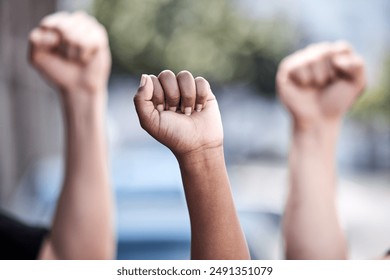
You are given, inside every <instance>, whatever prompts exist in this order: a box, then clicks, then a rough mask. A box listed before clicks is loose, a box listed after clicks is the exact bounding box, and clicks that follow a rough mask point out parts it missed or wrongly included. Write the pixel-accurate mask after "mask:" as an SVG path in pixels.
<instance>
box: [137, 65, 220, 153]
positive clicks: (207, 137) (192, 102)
mask: <svg viewBox="0 0 390 280" xmlns="http://www.w3.org/2000/svg"><path fill="white" fill-rule="evenodd" d="M134 103H135V108H136V110H137V114H138V117H139V120H140V124H141V126H142V127H143V128H144V129H145V130H146V131H147V132H148V133H149V134H150V135H151V136H152V137H154V138H155V139H156V140H157V141H159V142H161V143H162V144H163V145H165V146H167V147H168V148H169V149H170V150H171V151H172V152H173V153H174V154H175V155H176V156H181V155H185V154H187V153H191V152H197V151H200V152H201V151H203V150H207V149H209V148H215V147H221V146H222V142H223V129H222V122H221V116H220V113H219V109H218V104H217V100H216V99H215V96H214V95H213V93H212V92H211V89H210V85H209V83H208V82H207V81H206V80H205V79H204V78H201V77H198V78H196V79H194V77H193V76H192V74H191V73H189V72H187V71H182V72H180V73H179V74H178V75H177V76H175V74H174V73H172V72H171V71H168V70H166V71H163V72H161V73H160V75H159V76H158V77H156V76H153V75H150V76H148V75H142V77H141V82H140V87H139V89H138V91H137V94H136V95H135V97H134Z"/></svg>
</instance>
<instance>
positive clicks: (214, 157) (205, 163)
mask: <svg viewBox="0 0 390 280" xmlns="http://www.w3.org/2000/svg"><path fill="white" fill-rule="evenodd" d="M134 102H135V106H136V109H137V113H138V116H139V118H140V123H141V126H142V127H143V128H144V129H145V130H146V131H147V132H148V133H149V134H150V135H151V136H153V137H154V138H155V139H157V140H158V141H160V142H161V143H162V144H164V145H165V146H167V147H168V148H169V149H171V151H172V152H173V153H174V155H175V156H176V158H177V160H178V162H179V165H180V170H181V174H182V179H183V185H184V190H185V194H186V199H187V204H188V210H189V214H190V220H191V233H192V237H191V258H192V259H249V253H248V248H247V245H246V241H245V237H244V235H243V233H242V230H241V227H240V224H239V221H238V217H237V214H236V210H235V208H234V204H233V199H232V194H231V191H230V183H229V179H228V176H227V172H226V167H225V160H224V154H223V131H222V123H221V118H220V114H219V109H218V104H217V101H216V99H215V97H214V95H213V94H212V92H211V89H210V86H209V84H208V82H207V81H206V80H205V79H203V78H200V77H198V78H196V79H194V78H193V77H192V75H191V74H190V73H189V72H187V71H183V72H180V73H179V74H178V75H177V77H176V76H175V75H174V74H173V73H172V72H171V71H163V72H162V73H161V74H160V75H159V77H158V78H157V77H154V76H146V75H144V76H143V77H142V80H141V87H140V88H139V90H138V92H137V94H136V96H135V98H134ZM164 108H165V109H164ZM176 109H178V110H176Z"/></svg>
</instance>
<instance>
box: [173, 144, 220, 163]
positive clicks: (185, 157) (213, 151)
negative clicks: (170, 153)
mask: <svg viewBox="0 0 390 280" xmlns="http://www.w3.org/2000/svg"><path fill="white" fill-rule="evenodd" d="M175 156H176V158H177V160H178V162H179V165H180V166H181V167H186V166H189V167H190V168H195V167H196V166H201V167H206V166H208V165H214V164H215V163H216V162H223V163H224V162H225V157H224V151H223V146H222V145H218V146H215V147H207V148H206V147H202V148H200V149H196V150H193V151H190V152H187V153H183V154H175Z"/></svg>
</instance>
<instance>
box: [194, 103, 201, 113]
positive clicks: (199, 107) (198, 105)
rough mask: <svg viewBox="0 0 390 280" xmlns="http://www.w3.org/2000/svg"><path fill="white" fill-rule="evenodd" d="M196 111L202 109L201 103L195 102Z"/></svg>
mask: <svg viewBox="0 0 390 280" xmlns="http://www.w3.org/2000/svg"><path fill="white" fill-rule="evenodd" d="M195 110H196V111H197V112H200V111H202V104H196V109H195Z"/></svg>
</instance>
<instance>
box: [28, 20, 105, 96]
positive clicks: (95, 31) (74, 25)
mask: <svg viewBox="0 0 390 280" xmlns="http://www.w3.org/2000/svg"><path fill="white" fill-rule="evenodd" d="M30 61H31V63H32V65H33V66H34V67H35V68H37V69H38V71H39V72H40V73H41V74H42V75H43V76H44V77H45V78H46V79H47V80H48V81H49V82H50V83H52V84H54V86H56V87H58V88H59V89H60V90H61V92H64V93H65V95H69V94H70V93H73V92H76V93H77V94H80V92H81V93H88V94H100V92H106V87H107V81H108V76H109V72H110V68H111V56H110V50H109V46H108V39H107V33H106V30H105V29H104V27H103V26H102V25H101V24H99V23H98V22H97V21H96V20H95V19H94V18H93V17H91V16H89V15H87V14H85V13H84V12H76V13H72V14H70V13H66V12H59V13H55V14H52V15H49V16H46V17H45V18H43V19H42V21H41V23H40V24H39V26H38V27H36V28H35V29H34V30H33V31H31V33H30Z"/></svg>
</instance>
